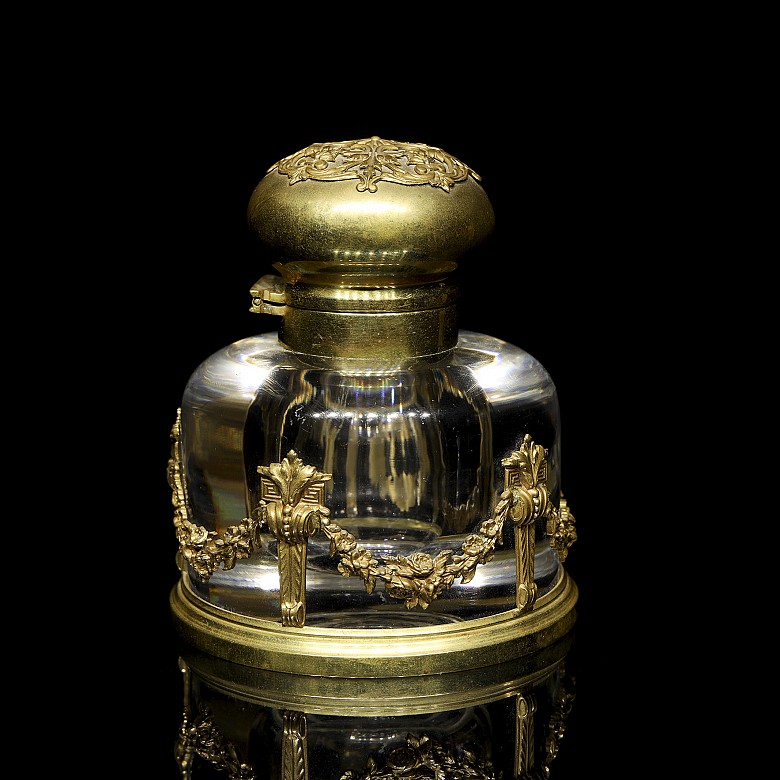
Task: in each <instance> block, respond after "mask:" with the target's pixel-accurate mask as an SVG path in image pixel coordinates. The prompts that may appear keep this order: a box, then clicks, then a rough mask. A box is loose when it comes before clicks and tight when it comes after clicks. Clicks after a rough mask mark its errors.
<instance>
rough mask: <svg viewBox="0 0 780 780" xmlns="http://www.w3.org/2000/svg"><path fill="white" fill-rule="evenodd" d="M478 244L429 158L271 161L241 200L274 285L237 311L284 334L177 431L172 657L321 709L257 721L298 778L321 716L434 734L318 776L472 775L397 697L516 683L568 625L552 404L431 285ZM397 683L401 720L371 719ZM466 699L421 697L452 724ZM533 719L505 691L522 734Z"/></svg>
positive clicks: (442, 730) (244, 359)
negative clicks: (272, 682) (242, 673)
mask: <svg viewBox="0 0 780 780" xmlns="http://www.w3.org/2000/svg"><path fill="white" fill-rule="evenodd" d="M493 222H494V215H493V210H492V206H491V204H490V202H489V200H488V199H487V196H486V195H485V192H484V190H483V189H482V186H481V184H480V179H479V176H477V174H476V173H475V172H474V171H472V170H471V169H470V168H468V167H467V166H465V165H464V164H463V163H461V162H460V161H459V160H457V159H456V158H454V157H452V156H451V155H449V154H447V153H446V152H443V151H442V150H441V149H438V148H435V147H429V146H426V145H424V144H419V143H397V142H394V141H388V140H384V139H381V138H377V137H372V138H365V139H361V140H358V141H349V142H338V143H326V144H313V145H311V146H309V147H307V148H306V149H303V150H301V151H300V152H297V153H295V154H293V155H290V156H289V157H287V158H285V159H284V160H281V161H279V162H278V163H277V164H275V165H274V166H272V167H271V169H270V170H269V172H268V173H267V175H266V176H265V177H263V179H262V180H261V181H260V183H259V184H258V185H257V187H256V188H255V190H254V192H253V194H252V197H251V199H250V203H249V223H250V226H251V227H252V229H253V230H254V231H255V232H256V234H257V236H258V237H259V239H260V244H261V247H262V249H263V251H264V252H266V253H268V254H269V255H270V261H271V263H272V265H273V267H274V268H276V270H277V271H278V272H279V274H280V276H273V275H269V276H263V277H262V278H261V279H260V280H259V281H258V282H257V283H256V284H255V285H254V287H253V288H252V290H251V295H252V311H254V312H257V313H261V314H271V315H276V316H278V317H279V318H280V319H279V323H280V324H279V328H278V331H269V332H264V333H261V334H259V335H253V336H249V337H247V338H245V339H243V340H241V341H238V342H236V343H234V344H231V345H229V346H227V347H225V348H224V349H222V350H220V351H219V352H217V353H215V354H213V355H211V356H210V357H208V358H206V360H204V361H203V363H201V365H200V366H198V367H197V369H196V370H195V371H194V373H193V374H192V376H191V378H190V380H189V382H188V383H187V386H186V388H185V391H184V394H183V398H182V403H181V406H180V408H179V409H178V410H177V413H176V417H175V422H174V426H173V429H172V432H171V437H172V442H173V447H172V454H171V460H170V464H169V473H168V476H169V482H170V484H171V487H172V489H173V503H174V508H175V511H174V526H175V532H176V535H177V538H178V541H179V554H178V556H177V560H178V565H179V568H180V571H181V577H180V580H179V582H178V584H177V586H176V587H175V588H174V590H173V592H172V593H171V607H172V611H173V616H174V621H175V624H176V626H177V629H178V632H179V634H180V636H181V638H182V640H183V641H184V643H185V645H186V646H187V647H188V648H190V649H191V650H192V652H194V653H195V654H197V656H198V657H199V658H200V657H204V658H212V659H215V663H216V662H217V661H218V662H219V663H225V664H228V665H231V664H235V665H237V666H238V667H239V668H242V669H247V670H250V672H255V673H256V674H258V675H266V674H267V675H270V676H271V677H272V676H273V675H274V674H284V675H287V676H290V678H294V679H296V680H300V681H301V682H300V684H296V690H301V691H303V690H308V687H307V686H309V685H312V684H313V685H315V687H316V689H317V690H320V691H321V690H323V689H327V690H328V691H329V693H328V695H327V698H328V700H329V702H330V703H329V704H328V705H327V707H326V710H327V711H322V710H321V702H320V700H319V698H317V697H316V696H315V697H314V698H312V697H311V696H310V695H309V694H308V693H307V694H306V695H303V694H302V695H303V699H302V701H304V702H305V703H306V704H307V706H305V707H299V706H296V705H297V704H299V703H300V702H296V701H295V700H292V701H290V700H288V699H287V698H286V694H285V696H283V697H282V699H283V700H284V708H283V709H279V711H278V713H276V714H275V715H274V717H271V716H269V718H268V722H267V725H268V728H267V731H268V733H269V734H275V733H277V732H278V733H279V734H282V735H283V734H286V733H289V735H290V740H291V742H290V744H289V745H288V748H289V749H290V750H292V752H294V753H295V752H296V751H298V750H300V749H301V745H304V744H305V745H307V746H308V750H309V753H308V754H307V755H308V756H309V760H311V751H312V750H324V749H325V748H324V747H318V746H315V744H314V742H313V741H312V733H313V731H314V732H315V733H317V734H324V733H325V732H326V731H327V729H326V728H325V726H324V721H322V720H321V719H322V718H339V719H342V720H339V721H338V724H339V725H338V729H340V730H341V731H344V729H345V728H346V727H347V726H346V723H345V721H343V718H345V717H348V716H349V717H352V716H353V715H354V716H355V717H358V716H359V717H363V716H367V715H369V710H371V708H372V707H374V708H375V709H376V712H377V716H379V715H381V717H382V718H385V717H390V716H392V717H394V718H411V719H415V718H416V719H417V722H418V724H419V718H420V717H421V716H422V715H423V714H424V713H431V712H433V711H435V712H436V713H438V715H437V721H436V722H437V725H436V727H435V728H433V730H430V729H429V730H424V731H421V730H420V729H419V728H411V725H412V722H411V721H409V722H408V723H407V727H405V728H406V732H408V734H409V735H410V736H409V739H408V740H407V734H406V733H404V735H403V740H404V741H403V743H402V744H396V742H395V738H394V739H393V740H390V739H389V736H388V738H387V741H386V742H382V744H381V745H379V746H376V745H373V744H372V747H377V748H378V749H377V750H375V751H373V753H372V755H374V756H375V757H374V758H373V759H372V760H373V761H374V764H373V765H371V767H369V768H366V767H365V766H364V767H363V768H362V769H361V768H359V767H358V765H357V764H354V766H351V767H349V768H346V769H345V768H343V767H341V766H340V767H339V768H338V771H339V772H341V774H338V773H336V771H335V770H334V772H332V773H331V774H332V776H333V777H334V778H337V780H341V778H342V776H344V777H345V778H346V777H348V778H349V780H356V779H357V778H359V780H369V779H370V780H374V778H380V777H393V776H397V773H398V772H406V774H402V775H401V776H404V777H415V776H416V775H415V774H414V772H415V771H416V765H413V764H408V765H406V764H404V762H413V761H416V762H418V763H419V765H420V767H422V766H424V765H426V762H428V764H429V765H430V767H431V768H432V769H431V771H433V768H435V767H436V766H437V762H442V761H445V762H446V761H456V756H455V754H453V755H450V751H452V750H456V751H457V750H460V751H461V752H460V753H458V754H457V755H458V757H457V761H458V762H459V765H460V767H461V770H459V771H463V772H465V771H466V769H464V768H463V767H465V766H466V765H467V764H468V762H469V761H470V760H471V758H469V756H471V755H472V753H471V752H470V750H468V749H467V748H465V747H463V746H462V745H461V746H458V745H456V744H455V743H454V742H453V741H452V740H453V739H454V737H453V735H452V733H450V732H449V731H448V728H449V727H445V726H444V725H443V722H442V720H441V719H442V718H443V717H444V713H445V712H447V710H445V709H442V708H439V707H437V708H435V710H430V709H419V708H418V709H416V710H411V709H409V707H410V706H411V705H410V696H411V701H415V700H417V699H420V702H419V703H420V706H422V702H423V701H425V702H426V706H427V704H429V703H430V701H429V700H428V699H427V697H428V695H429V694H428V692H427V688H426V686H430V685H431V684H432V683H430V682H429V681H430V679H431V675H434V676H436V679H439V680H440V681H443V680H451V681H456V680H460V679H462V675H463V674H465V675H466V676H467V677H468V678H469V679H471V677H472V676H473V675H476V670H480V669H481V667H483V666H484V665H485V664H486V663H488V664H490V668H491V669H492V670H493V671H492V672H491V674H495V673H496V670H497V669H503V670H504V671H505V672H506V671H507V670H508V669H509V666H507V665H510V666H511V664H512V663H513V662H514V663H515V665H517V664H520V665H522V664H523V663H524V662H525V660H526V659H528V658H531V657H534V656H538V655H539V653H543V652H545V651H546V650H548V649H549V648H551V647H554V646H557V644H559V643H561V642H562V641H563V639H564V637H566V636H567V635H568V633H569V632H570V630H571V628H572V626H573V624H574V620H575V610H574V607H575V604H576V600H577V588H576V586H575V584H574V582H573V581H572V580H571V578H570V577H569V576H568V574H567V572H566V571H565V569H564V567H563V562H564V561H565V558H566V555H567V553H568V550H569V548H570V546H571V545H572V544H573V542H574V541H575V540H576V532H575V529H574V517H573V515H572V514H571V512H570V511H569V508H568V506H567V504H566V500H565V499H564V497H563V493H562V490H561V465H560V460H561V459H560V415H559V408H558V398H557V393H556V390H555V386H554V384H553V382H552V379H551V378H550V376H549V374H548V373H547V371H546V370H545V369H544V368H543V367H542V366H541V365H540V364H539V362H538V361H536V360H535V359H534V358H533V357H532V356H531V355H529V354H528V353H526V352H524V351H523V350H522V349H520V348H518V347H515V346H513V345H511V344H509V343H507V342H504V341H501V340H500V339H498V338H494V337H491V336H487V335H484V334H482V333H476V332H472V331H463V330H458V327H457V318H456V312H457V309H456V301H457V299H458V295H459V291H458V290H457V288H456V287H455V286H454V285H453V284H451V282H450V281H449V277H450V274H451V273H452V272H453V271H454V269H455V268H456V266H457V265H458V263H459V261H460V259H461V257H462V256H465V255H467V254H468V253H469V252H471V251H472V250H475V249H476V248H477V247H478V246H479V245H480V244H481V243H482V241H483V240H484V239H485V238H486V237H487V236H488V234H489V233H490V232H491V230H492V228H493ZM183 657H184V658H185V659H186V657H187V656H186V653H185V654H183ZM185 665H186V666H187V668H188V669H190V670H196V671H197V670H198V669H200V668H202V662H201V666H197V665H194V664H190V663H189V662H186V663H185ZM211 668H212V667H211V666H209V669H211ZM220 669H222V667H220ZM188 674H190V672H188ZM194 676H195V677H197V674H195V675H194ZM229 676H232V675H229ZM515 676H516V675H515V674H514V673H512V674H510V677H511V678H512V679H515ZM331 681H335V682H331ZM347 681H348V682H347ZM355 681H359V683H356V682H355ZM260 682H267V681H266V680H265V678H263V680H258V679H255V680H253V686H250V691H244V693H243V694H242V695H246V696H248V697H249V699H251V700H253V701H254V700H255V698H256V697H259V698H258V700H259V701H263V702H266V703H267V706H269V707H271V709H273V706H274V705H275V704H276V703H280V704H281V700H280V701H279V702H277V701H276V700H274V699H270V700H269V699H266V698H265V696H266V694H265V693H256V692H255V688H254V684H257V685H259V684H260ZM206 684H208V678H206ZM475 684H477V687H478V688H480V690H481V687H480V686H482V685H483V683H476V681H475ZM495 684H496V685H499V683H498V682H495ZM342 685H343V690H342V687H341V686H342ZM361 686H362V689H363V690H364V692H365V693H364V694H363V695H357V694H355V691H356V690H359V689H360V688H361ZM395 687H398V690H396V691H395V693H394V694H393V700H394V701H396V700H398V701H402V702H403V712H399V713H394V712H390V711H388V710H387V708H386V707H384V704H386V702H384V701H383V700H384V699H385V698H386V696H385V693H386V691H387V689H391V688H395ZM230 690H232V688H231V689H230ZM369 692H370V695H369ZM407 692H411V693H410V694H408V693H407ZM456 694H457V695H456ZM460 694H463V696H465V697H466V698H468V696H466V694H465V692H464V689H463V688H462V687H461V686H460V685H455V686H454V688H453V690H452V691H446V692H444V693H442V692H439V694H438V695H439V696H442V695H444V698H445V699H448V697H449V698H451V699H452V702H453V704H457V705H460V704H462V702H461V701H460V699H459V698H458V697H459V695H460ZM470 695H471V694H469V696H470ZM365 696H369V699H368V702H366V701H365V700H364V699H365ZM352 697H356V698H357V699H360V701H359V702H358V703H359V706H357V707H356V705H355V703H354V702H351V698H352ZM377 697H378V698H377ZM420 697H422V698H420ZM453 697H454V698H453ZM478 698H479V697H478ZM195 699H196V700H198V696H197V695H196V696H195ZM441 700H442V699H439V701H441ZM486 701H487V699H486V700H485V702H486ZM497 701H501V702H502V704H501V705H500V706H507V697H506V696H504V697H502V696H499V697H497ZM333 702H338V703H337V704H336V703H333ZM371 702H380V703H382V704H383V706H379V705H378V704H376V703H374V704H372V703H371ZM485 702H483V701H482V700H479V707H483V706H488V704H487V703H485ZM491 706H493V705H491ZM494 706H496V707H498V706H499V705H498V704H495V705H494ZM535 706H536V705H535V704H533V707H535ZM533 707H532V702H525V700H524V699H522V697H520V694H517V704H516V712H515V713H514V716H513V717H514V718H515V720H516V722H517V724H518V729H520V728H521V725H522V723H523V722H525V721H523V718H527V717H528V716H529V715H530V714H531V713H532V709H533ZM274 712H276V711H275V710H274ZM283 713H287V714H288V715H289V718H291V720H289V722H287V721H285V717H287V716H286V715H284V714H283ZM277 715H278V717H277ZM371 717H373V716H371ZM426 717H427V716H426ZM193 718H194V719H195V720H193ZM198 718H204V719H203V720H201V721H197V719H198ZM274 718H276V720H274ZM279 718H281V720H279ZM318 718H319V719H320V720H317V719H318ZM196 721H197V722H199V723H201V726H202V728H203V730H204V734H205V733H207V732H208V728H209V727H208V718H207V716H206V715H204V714H201V713H196V712H194V711H192V710H188V712H187V715H186V729H185V731H186V732H187V733H190V732H191V738H189V740H188V739H184V742H183V743H182V746H181V750H182V751H183V752H182V755H183V756H186V755H190V754H191V753H192V750H195V754H199V755H200V754H202V749H201V752H200V753H199V751H198V749H197V748H195V747H194V746H195V745H196V744H197V743H198V736H197V735H198V729H197V728H196V727H195V726H194V723H195V722H196ZM285 723H287V725H286V726H285V725H284V724H285ZM274 724H276V725H274ZM296 724H297V725H296ZM301 724H305V729H304V732H299V731H298V726H299V725H301ZM397 727H398V723H395V724H394V725H393V726H392V728H393V729H396V728H397ZM350 728H351V726H350ZM355 728H357V726H355ZM193 729H194V731H193ZM395 733H396V732H395V731H393V734H395ZM458 733H460V732H458ZM307 734H308V738H307V737H306V735H307ZM444 737H446V739H445V741H444V742H441V741H440V738H444ZM227 738H228V740H229V737H227ZM279 739H280V740H281V741H282V742H284V740H283V739H282V737H281V736H280V737H279ZM447 740H449V742H448V741H447ZM357 741H359V740H357ZM368 742H369V743H370V742H371V740H370V739H369V740H368ZM391 742H392V744H393V745H395V747H394V748H393V749H392V750H389V749H387V745H389V744H390V743H391ZM293 743H294V744H295V745H296V746H297V747H295V750H293V748H292V747H291V745H292V744H293ZM209 744H212V745H214V746H216V745H217V744H220V743H219V741H218V740H217V738H216V736H215V735H213V742H210V743H209ZM321 744H322V745H324V744H325V743H324V742H322V743H321ZM350 744H356V740H355V739H353V740H352V742H351V743H350ZM517 744H518V742H517V741H516V745H517ZM215 749H216V747H215ZM224 749H225V750H228V752H229V749H228V748H224ZM516 749H517V748H516ZM188 751H189V752H188ZM393 751H397V752H393ZM520 752H521V753H522V751H520ZM270 753H271V754H273V755H277V753H278V751H276V750H275V749H272V750H270ZM363 753H365V751H362V752H361V758H362V757H364V756H363ZM225 755H227V754H225ZM280 755H287V753H286V752H284V751H282V753H281V754H280ZM296 755H298V754H297V753H296ZM339 755H342V757H343V755H344V753H343V751H342V752H341V753H339ZM226 760H227V759H226ZM231 760H232V759H231ZM236 760H238V759H236ZM475 760H476V759H475ZM181 761H182V763H181V766H182V767H184V766H185V765H186V760H185V759H181ZM287 761H288V759H284V761H283V762H282V763H283V764H284V766H286V765H287V764H286V763H285V762H287ZM333 761H335V759H333ZM516 761H517V762H518V765H522V762H523V759H522V756H521V755H520V754H518V756H517V758H516ZM323 762H324V763H322V764H321V766H323V767H324V766H325V765H326V763H327V762H325V760H324V759H323ZM213 763H217V762H216V761H214V762H213ZM402 765H403V767H404V768H402ZM226 766H227V764H226ZM334 766H335V765H334ZM282 769H284V767H282ZM230 771H236V772H244V771H246V772H249V771H251V769H250V768H249V767H245V768H244V769H241V765H240V762H239V764H238V765H236V767H235V768H233V769H231V770H230ZM284 771H286V770H284ZM322 771H324V769H323V770H322ZM348 771H349V772H352V774H351V775H345V773H346V772H348ZM421 771H422V770H421ZM426 771H427V770H426ZM469 771H471V770H469ZM473 771H474V772H478V771H483V772H484V771H486V770H483V769H480V770H478V769H476V768H475V769H474V770H473ZM360 772H363V774H362V775H360V774H359V773H360ZM393 772H395V773H396V775H394V774H392V773H393ZM355 773H358V774H355ZM382 773H384V774H382ZM388 773H390V774H388ZM410 773H411V774H410ZM418 774H419V773H418ZM237 776H239V777H243V776H244V775H241V774H239V775H237ZM271 776H273V777H276V776H274V775H271ZM300 776H301V777H303V775H300ZM419 776H420V777H427V776H428V775H425V774H420V775H419ZM462 776H463V777H480V776H482V775H479V774H471V775H469V774H463V775H462ZM485 776H488V775H485ZM279 777H281V778H282V780H288V775H286V774H282V775H279ZM293 777H295V778H298V777H299V775H289V778H290V779H291V778H293ZM317 780H325V779H324V777H323V778H321V777H317Z"/></svg>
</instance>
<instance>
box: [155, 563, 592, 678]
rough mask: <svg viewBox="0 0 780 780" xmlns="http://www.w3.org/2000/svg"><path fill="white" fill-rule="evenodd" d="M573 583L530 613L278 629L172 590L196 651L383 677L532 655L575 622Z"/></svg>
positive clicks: (182, 587) (564, 577) (284, 667)
mask: <svg viewBox="0 0 780 780" xmlns="http://www.w3.org/2000/svg"><path fill="white" fill-rule="evenodd" d="M577 596H578V591H577V586H576V584H575V583H574V581H573V580H572V579H571V577H569V576H568V574H567V573H566V572H565V571H564V570H563V569H561V576H560V578H559V580H558V582H557V583H556V586H555V587H554V589H553V590H552V591H551V592H550V593H549V594H548V595H547V597H546V598H545V599H543V600H541V601H540V602H539V603H537V604H536V606H535V609H534V610H533V611H531V612H526V613H520V612H519V611H518V610H516V609H513V610H509V611H507V612H502V613H500V614H498V615H495V616H490V617H487V618H478V619H475V620H464V621H461V622H458V623H450V624H446V625H437V626H427V627H420V628H402V629H364V630H358V629H335V628H334V629H328V628H320V627H318V628H310V627H308V626H304V627H302V628H295V627H292V626H282V625H281V623H276V622H273V621H270V620H262V619H259V618H251V617H248V616H244V615H239V614H236V613H232V612H228V611H226V610H223V609H220V608H218V607H215V606H214V605H212V604H208V603H207V602H205V601H203V600H202V599H201V598H199V597H198V596H197V595H195V594H194V593H193V592H192V590H191V589H190V588H189V587H188V586H187V584H186V581H185V580H184V578H182V579H180V580H179V582H178V584H177V585H176V586H175V587H174V588H173V590H172V591H171V597H170V603H171V610H172V613H173V618H174V624H175V626H176V629H177V631H178V633H179V636H180V637H181V639H182V640H183V641H184V642H185V643H186V644H187V645H189V646H191V647H193V648H195V649H196V650H199V651H202V652H204V653H206V654H208V655H212V656H216V657H218V658H223V659H225V660H227V661H230V662H233V663H237V664H243V665H245V666H249V667H254V668H257V669H265V670H268V671H274V672H286V673H291V674H298V675H308V676H313V677H343V678H388V677H394V678H397V677H408V676H420V675H431V674H442V673H448V672H458V671H463V670H468V669H478V668H481V667H484V666H486V665H494V664H500V663H504V662H506V661H511V660H513V659H516V658H520V657H522V656H526V655H529V654H531V653H535V652H537V651H539V650H541V649H542V648H545V647H547V646H549V645H551V644H553V643H554V642H556V641H557V640H559V639H560V638H561V637H562V636H564V635H565V634H566V633H567V632H568V631H569V630H570V629H571V628H572V626H573V625H574V622H575V610H574V607H575V605H576V602H577Z"/></svg>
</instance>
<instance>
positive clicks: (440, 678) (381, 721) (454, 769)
mask: <svg viewBox="0 0 780 780" xmlns="http://www.w3.org/2000/svg"><path fill="white" fill-rule="evenodd" d="M571 642H572V637H571V635H567V636H565V637H563V638H562V639H560V640H558V641H557V642H556V643H555V644H554V645H552V646H550V647H547V648H545V649H544V650H541V651H539V652H537V653H534V654H532V655H531V656H529V657H526V658H524V659H521V660H515V661H512V662H511V663H505V664H502V665H497V666H492V667H491V666H486V667H483V668H481V669H476V670H473V671H470V672H460V673H457V674H450V675H434V676H427V677H416V678H407V679H404V680H398V681H394V683H392V684H390V683H388V681H387V680H371V681H368V680H358V679H353V680H344V679H336V678H313V677H306V676H296V675H286V674H279V673H276V672H268V671H263V670H259V669H256V668H253V667H245V666H241V665H239V664H233V663H231V662H229V661H224V660H222V659H218V658H215V657H213V656H207V655H205V654H203V653H198V652H196V651H193V650H191V649H190V650H188V651H186V652H185V653H184V655H183V656H182V657H181V659H180V666H181V670H182V672H183V678H184V717H183V720H182V728H181V732H180V735H179V739H178V742H177V744H176V758H177V761H178V763H179V766H180V769H181V772H182V777H185V778H189V777H192V778H193V779H194V778H197V776H198V774H197V772H198V769H199V768H204V767H206V766H210V767H213V768H214V769H219V770H221V771H222V772H226V773H227V777H229V778H231V780H233V778H236V779H238V778H241V780H249V778H252V779H253V780H303V779H304V778H306V779H307V780H308V779H309V778H310V779H311V780H390V778H404V779H405V780H429V778H439V777H442V778H447V779H448V780H450V779H452V780H457V779H458V778H464V779H465V778H468V779H469V780H477V779H479V780H483V779H484V780H498V778H503V780H510V778H522V779H523V780H542V778H548V777H554V776H555V775H554V772H553V771H551V767H552V765H553V762H554V760H555V758H556V756H557V754H558V749H559V745H560V743H561V741H562V739H563V737H564V732H565V728H566V720H567V717H568V715H569V712H570V710H571V707H572V704H573V701H574V698H575V681H574V679H573V678H572V677H571V676H568V675H567V673H566V668H565V666H566V655H567V653H568V651H569V649H570V647H571ZM314 768H316V771H315V769H314ZM437 772H438V774H437Z"/></svg>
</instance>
